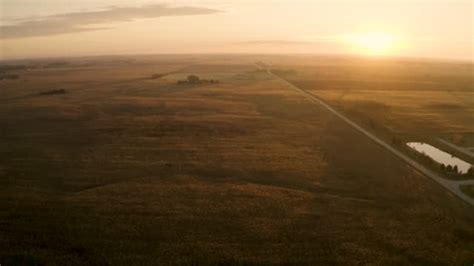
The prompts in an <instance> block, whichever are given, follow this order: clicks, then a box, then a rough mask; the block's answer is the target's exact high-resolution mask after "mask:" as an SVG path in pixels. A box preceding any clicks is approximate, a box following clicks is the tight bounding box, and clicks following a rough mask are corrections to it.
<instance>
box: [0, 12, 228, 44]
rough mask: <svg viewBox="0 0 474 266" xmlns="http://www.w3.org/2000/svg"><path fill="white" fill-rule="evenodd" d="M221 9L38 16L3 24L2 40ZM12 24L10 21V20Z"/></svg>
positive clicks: (77, 30) (91, 28)
mask: <svg viewBox="0 0 474 266" xmlns="http://www.w3.org/2000/svg"><path fill="white" fill-rule="evenodd" d="M218 12H220V11H219V10H215V9H209V8H201V7H186V6H184V7H168V6H165V5H148V6H143V7H110V8H108V9H105V10H99V11H86V12H75V13H65V14H58V15H51V16H45V17H36V18H31V19H26V20H23V21H21V22H18V20H16V22H15V20H11V21H13V24H10V25H8V24H7V25H0V39H17V38H26V37H37V36H50V35H59V34H66V33H75V32H84V31H95V30H102V29H107V28H108V27H101V26H97V25H100V24H108V23H115V22H127V21H133V20H136V19H141V18H158V17H167V16H168V17H169V16H191V15H206V14H214V13H218ZM7 22H8V21H7Z"/></svg>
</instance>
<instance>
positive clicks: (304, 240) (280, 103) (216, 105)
mask: <svg viewBox="0 0 474 266" xmlns="http://www.w3.org/2000/svg"><path fill="white" fill-rule="evenodd" d="M260 60H262V61H268V62H273V64H274V67H276V68H279V69H291V70H293V71H292V72H291V73H290V72H288V73H286V74H284V76H285V77H286V78H287V79H289V80H291V81H292V82H294V83H295V84H298V85H299V86H302V87H304V88H305V89H308V90H310V91H311V92H312V93H314V94H315V95H318V96H319V97H321V98H323V99H325V100H327V101H328V102H330V103H331V104H334V106H337V107H338V108H341V109H343V110H344V111H345V112H347V113H348V114H351V115H353V116H354V117H356V118H357V119H359V121H365V122H364V123H370V121H372V123H374V124H375V125H376V127H375V128H376V130H377V131H380V132H381V134H387V136H388V135H390V134H393V135H396V136H397V137H400V138H402V139H404V140H408V139H409V140H411V139H416V140H427V141H434V139H435V138H437V137H442V138H445V139H446V140H449V141H451V142H453V143H455V144H457V145H460V146H463V147H468V146H469V145H472V143H473V142H474V140H473V136H474V133H473V132H474V128H473V127H474V123H472V119H473V117H474V92H473V88H472V85H473V80H472V78H473V76H472V71H473V67H472V65H466V64H460V63H456V64H454V63H436V64H434V63H433V64H427V63H424V62H417V63H416V64H415V63H413V66H412V65H410V64H408V65H409V67H407V68H405V67H404V65H405V64H402V63H400V62H365V61H364V62H359V61H357V62H353V61H350V60H349V59H347V60H346V59H344V60H343V59H340V58H334V60H333V61H330V60H329V61H328V60H327V58H313V59H309V58H302V57H298V56H294V57H277V56H249V55H247V56H243V55H242V56H238V55H234V56H226V55H220V56H217V55H214V56H211V55H209V56H204V55H201V56H193V55H181V56H177V55H176V56H147V57H144V56H127V57H90V58H77V59H65V60H61V62H55V61H53V62H52V61H50V60H36V61H18V62H14V63H9V64H10V65H8V67H5V66H3V67H4V68H5V69H10V70H7V71H8V72H9V73H13V74H15V75H18V76H19V78H18V79H9V80H0V124H1V127H0V264H1V265H18V264H20V265H22V264H26V265H43V264H44V265H66V264H67V265H136V264H137V265H162V264H178V265H183V264H184V265H216V264H221V265H242V264H298V265H302V264H303V265H317V264H325V265H347V264H353V265H362V264H364V265H365V264H376V265H392V264H393V265H407V264H411V265H413V264H416V265H420V264H421V265H430V264H435V265H463V264H466V265H472V263H473V262H474V227H473V226H472V225H473V224H474V208H473V207H472V206H470V205H468V204H465V203H464V202H462V201H461V200H459V199H458V198H456V197H455V196H453V195H451V194H450V193H448V192H447V191H445V190H444V189H443V188H442V187H441V186H439V185H438V184H436V183H434V182H432V181H431V180H430V179H428V178H426V177H425V176H423V175H422V174H420V173H418V172H417V171H415V170H414V169H413V168H411V167H409V166H408V165H407V164H405V163H404V162H403V161H401V160H400V159H398V158H397V157H395V156H394V155H392V154H391V153H389V152H388V151H386V150H384V149H383V148H382V147H380V146H378V145H377V144H375V143H373V142H372V141H371V140H369V139H367V138H366V137H365V136H363V135H361V134H360V133H358V132H357V131H355V130H354V129H353V128H351V127H350V126H348V125H347V124H345V123H344V122H342V121H341V120H340V119H338V118H337V117H335V116H334V115H332V114H331V113H329V112H327V111H326V110H324V109H323V108H321V107H319V106H317V105H315V104H313V103H312V102H310V101H308V100H307V99H306V98H304V97H302V96H301V94H299V93H297V92H296V91H294V90H290V89H288V87H287V85H286V84H284V83H282V82H281V81H279V80H278V79H275V78H274V77H273V76H271V75H269V74H268V73H267V72H266V71H262V70H259V69H258V68H257V67H256V66H255V64H254V63H255V62H257V61H260ZM324 62H326V63H324ZM327 62H334V63H333V64H329V63H327ZM12 64H15V65H18V64H20V65H22V66H23V67H22V68H12ZM361 64H362V65H364V66H366V67H362V68H361V67H360V65H361ZM380 64H381V65H380ZM402 65H403V66H402ZM356 66H359V67H356ZM355 69H358V70H357V71H359V72H357V71H356V70H355ZM469 73H471V74H469ZM153 75H155V76H153ZM190 75H195V76H198V77H199V78H201V80H216V81H218V82H216V83H207V82H201V83H199V82H185V83H179V81H182V80H186V79H187V78H188V77H189V76H190ZM373 80H377V81H375V82H374V81H373ZM414 88H420V89H419V90H414ZM465 157H466V156H465ZM465 157H463V158H465ZM468 159H469V158H467V159H466V160H468ZM471 188H472V187H470V188H468V189H469V190H470V191H472V189H471ZM466 190H467V189H466ZM470 193H472V192H470Z"/></svg>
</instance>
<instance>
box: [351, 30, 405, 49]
mask: <svg viewBox="0 0 474 266" xmlns="http://www.w3.org/2000/svg"><path fill="white" fill-rule="evenodd" d="M347 39H348V41H350V42H351V43H352V44H353V45H355V46H356V48H357V49H358V50H359V51H360V52H362V53H365V54H369V55H386V54H390V52H391V51H393V50H394V49H395V48H396V44H397V41H398V38H397V37H395V36H393V35H390V34H386V33H380V32H375V33H365V34H354V35H349V36H348V38H347Z"/></svg>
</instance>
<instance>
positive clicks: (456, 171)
mask: <svg viewBox="0 0 474 266" xmlns="http://www.w3.org/2000/svg"><path fill="white" fill-rule="evenodd" d="M453 172H454V173H456V174H457V173H459V170H458V166H457V165H455V166H454V167H453Z"/></svg>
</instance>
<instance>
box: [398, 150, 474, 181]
mask: <svg viewBox="0 0 474 266" xmlns="http://www.w3.org/2000/svg"><path fill="white" fill-rule="evenodd" d="M407 145H408V147H410V148H412V149H414V150H416V151H417V152H419V153H422V154H425V155H426V156H428V157H430V158H431V159H433V160H434V161H436V162H438V163H440V164H444V165H446V166H448V165H451V166H452V167H454V166H455V165H456V166H457V167H458V171H459V172H460V173H461V174H465V173H467V171H468V170H469V168H471V167H472V165H471V164H470V163H467V162H465V161H463V160H461V159H459V158H457V157H454V156H452V155H451V154H449V153H447V152H445V151H442V150H440V149H438V148H436V147H433V146H431V145H430V144H426V143H423V142H408V143H407Z"/></svg>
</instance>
